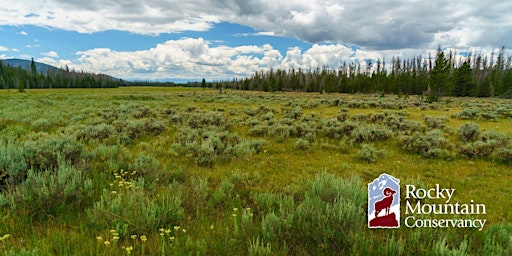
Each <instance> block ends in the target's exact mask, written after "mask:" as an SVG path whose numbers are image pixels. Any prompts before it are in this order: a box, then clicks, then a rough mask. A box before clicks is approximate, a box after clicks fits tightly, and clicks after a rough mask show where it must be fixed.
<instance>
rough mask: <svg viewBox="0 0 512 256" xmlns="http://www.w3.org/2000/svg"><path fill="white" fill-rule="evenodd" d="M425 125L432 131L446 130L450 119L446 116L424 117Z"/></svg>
mask: <svg viewBox="0 0 512 256" xmlns="http://www.w3.org/2000/svg"><path fill="white" fill-rule="evenodd" d="M423 120H424V121H425V124H426V125H427V127H428V128H430V129H444V128H445V127H446V123H448V118H447V117H445V116H423Z"/></svg>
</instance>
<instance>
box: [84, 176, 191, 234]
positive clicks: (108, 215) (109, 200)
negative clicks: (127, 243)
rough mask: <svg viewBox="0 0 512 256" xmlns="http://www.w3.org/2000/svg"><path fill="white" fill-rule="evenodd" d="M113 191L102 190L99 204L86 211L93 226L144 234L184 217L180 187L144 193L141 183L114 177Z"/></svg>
mask: <svg viewBox="0 0 512 256" xmlns="http://www.w3.org/2000/svg"><path fill="white" fill-rule="evenodd" d="M115 184H116V186H115V187H113V188H114V189H115V190H107V189H104V190H103V194H102V195H101V197H100V199H99V201H97V202H96V203H94V206H92V207H91V208H89V209H87V216H88V217H89V221H90V223H92V224H95V225H99V226H101V227H103V228H109V227H113V226H114V227H116V226H118V227H123V226H127V227H128V232H129V233H143V232H148V231H151V230H158V229H159V228H161V227H165V226H171V225H176V224H178V223H179V222H180V221H181V219H183V216H184V209H183V207H182V206H181V188H180V187H179V186H177V185H176V184H174V183H173V184H171V185H170V186H167V187H166V188H165V189H166V191H160V193H158V194H156V195H153V194H149V193H147V192H146V191H145V190H144V180H143V179H139V180H137V181H131V180H128V179H125V175H117V176H116V180H115Z"/></svg>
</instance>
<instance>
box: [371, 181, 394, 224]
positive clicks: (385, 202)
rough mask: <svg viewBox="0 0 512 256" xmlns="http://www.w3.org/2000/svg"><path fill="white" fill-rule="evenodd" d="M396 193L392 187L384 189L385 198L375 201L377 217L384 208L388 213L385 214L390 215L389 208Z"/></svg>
mask: <svg viewBox="0 0 512 256" xmlns="http://www.w3.org/2000/svg"><path fill="white" fill-rule="evenodd" d="M395 193H396V191H394V190H392V189H390V188H385V189H384V191H383V194H384V196H385V197H384V199H382V200H380V201H378V202H375V218H377V216H378V215H379V213H380V211H382V210H384V209H385V210H386V212H385V213H386V215H384V216H388V215H389V208H390V207H391V204H392V203H393V195H394V194H395Z"/></svg>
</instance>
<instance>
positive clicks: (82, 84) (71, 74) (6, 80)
mask: <svg viewBox="0 0 512 256" xmlns="http://www.w3.org/2000/svg"><path fill="white" fill-rule="evenodd" d="M124 84H125V82H124V81H123V80H120V79H114V78H112V77H110V76H107V75H104V74H93V73H85V72H83V71H82V72H77V71H75V70H71V71H70V70H69V68H68V67H67V66H66V68H65V69H57V68H53V69H47V70H46V72H39V71H38V70H37V68H36V65H35V62H34V60H33V59H32V61H31V65H30V67H26V68H22V67H21V66H18V67H13V66H10V65H6V64H4V63H3V62H2V60H0V89H18V90H19V91H24V90H25V89H36V88H114V87H118V86H120V85H124Z"/></svg>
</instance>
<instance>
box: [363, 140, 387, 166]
mask: <svg viewBox="0 0 512 256" xmlns="http://www.w3.org/2000/svg"><path fill="white" fill-rule="evenodd" d="M385 155H386V151H385V150H378V149H375V148H374V147H373V146H371V145H368V144H363V145H361V149H360V150H359V152H358V153H357V157H358V158H359V159H361V160H363V161H365V162H367V163H374V162H376V161H377V160H379V159H382V158H384V157H385Z"/></svg>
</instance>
